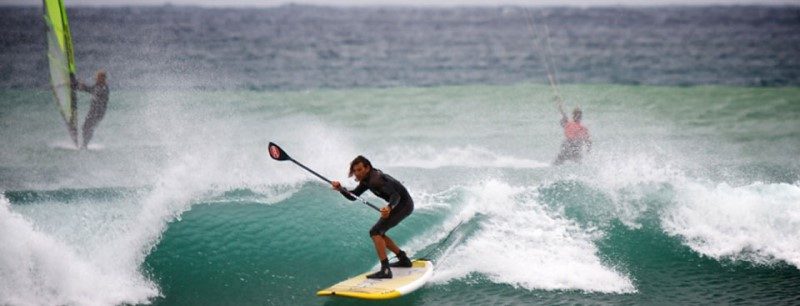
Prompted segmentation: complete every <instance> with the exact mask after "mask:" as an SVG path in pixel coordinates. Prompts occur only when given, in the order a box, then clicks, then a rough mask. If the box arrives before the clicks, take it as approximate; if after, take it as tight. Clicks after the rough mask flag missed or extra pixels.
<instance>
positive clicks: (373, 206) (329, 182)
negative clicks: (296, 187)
mask: <svg viewBox="0 0 800 306" xmlns="http://www.w3.org/2000/svg"><path fill="white" fill-rule="evenodd" d="M288 159H289V160H291V161H292V162H293V163H295V164H296V165H298V166H300V168H303V169H306V171H308V172H311V174H313V175H316V176H317V177H318V178H320V179H321V180H323V181H326V182H328V184H331V185H333V182H331V180H329V179H327V178H326V177H324V176H322V175H320V174H319V173H317V172H316V171H314V170H311V169H309V168H308V167H306V166H305V165H303V164H301V163H300V162H298V161H296V160H294V158H291V157H288ZM341 190H342V191H344V192H347V193H348V194H350V195H351V196H353V197H355V198H356V199H359V200H360V201H361V203H364V204H365V205H367V206H369V207H372V209H374V210H377V211H381V209H380V208H378V207H377V206H375V205H372V204H371V203H370V202H367V200H364V199H362V198H361V197H359V196H357V195H355V194H353V193H352V192H350V191H347V189H345V188H344V187H342V189H341Z"/></svg>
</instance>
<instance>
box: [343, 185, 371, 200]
mask: <svg viewBox="0 0 800 306" xmlns="http://www.w3.org/2000/svg"><path fill="white" fill-rule="evenodd" d="M364 191H367V184H364V183H359V184H358V186H356V189H353V190H350V192H346V191H345V189H344V188H342V190H341V191H339V192H340V193H341V194H342V195H343V196H344V197H345V198H347V199H348V200H350V201H355V200H356V197H354V196H353V195H351V193H352V194H355V195H357V196H360V195H361V194H362V193H364Z"/></svg>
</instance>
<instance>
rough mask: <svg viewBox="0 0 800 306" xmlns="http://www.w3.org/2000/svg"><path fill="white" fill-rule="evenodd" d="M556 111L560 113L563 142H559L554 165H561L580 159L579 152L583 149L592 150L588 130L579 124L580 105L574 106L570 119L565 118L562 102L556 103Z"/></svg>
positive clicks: (580, 115) (581, 115)
mask: <svg viewBox="0 0 800 306" xmlns="http://www.w3.org/2000/svg"><path fill="white" fill-rule="evenodd" d="M558 111H559V112H560V113H561V127H563V128H564V136H565V137H566V139H564V142H563V143H561V152H560V153H558V157H556V160H555V162H553V164H554V165H561V164H563V163H564V162H565V161H568V160H571V161H574V162H580V161H581V154H582V152H583V149H584V148H586V152H587V153H588V152H590V151H591V150H592V140H591V139H590V138H589V130H588V129H587V128H586V127H584V126H583V125H581V117H583V112H582V111H581V109H580V107H576V108H575V110H573V111H572V121H570V120H569V119H567V114H566V113H564V108H563V105H562V103H559V104H558Z"/></svg>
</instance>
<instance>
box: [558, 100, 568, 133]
mask: <svg viewBox="0 0 800 306" xmlns="http://www.w3.org/2000/svg"><path fill="white" fill-rule="evenodd" d="M557 105H558V112H559V113H561V126H562V127H563V126H566V125H567V122H569V119H567V113H565V112H564V102H563V101H561V99H559V100H558V104H557Z"/></svg>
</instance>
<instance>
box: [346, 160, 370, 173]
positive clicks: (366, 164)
mask: <svg viewBox="0 0 800 306" xmlns="http://www.w3.org/2000/svg"><path fill="white" fill-rule="evenodd" d="M357 164H362V165H364V167H366V166H369V168H370V169H372V163H370V162H369V159H367V158H366V157H364V156H361V155H359V156H356V158H355V159H353V161H351V162H350V173H349V174H348V175H347V176H348V177H351V176H353V171H354V170H353V168H355V166H356V165H357Z"/></svg>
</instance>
